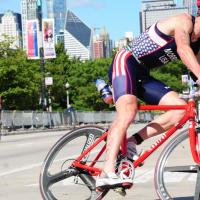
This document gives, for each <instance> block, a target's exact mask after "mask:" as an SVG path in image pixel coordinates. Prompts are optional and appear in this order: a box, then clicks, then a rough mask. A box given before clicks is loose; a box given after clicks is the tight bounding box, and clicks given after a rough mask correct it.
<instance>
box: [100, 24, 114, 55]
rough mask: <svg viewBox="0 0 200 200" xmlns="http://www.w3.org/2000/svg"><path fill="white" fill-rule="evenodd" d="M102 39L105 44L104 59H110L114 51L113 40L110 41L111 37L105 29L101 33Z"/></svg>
mask: <svg viewBox="0 0 200 200" xmlns="http://www.w3.org/2000/svg"><path fill="white" fill-rule="evenodd" d="M100 38H101V40H103V43H104V57H105V58H109V57H110V56H111V51H112V40H110V36H109V34H108V32H107V30H106V28H105V27H103V28H102V30H101V31H100Z"/></svg>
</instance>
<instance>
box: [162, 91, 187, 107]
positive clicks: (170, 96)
mask: <svg viewBox="0 0 200 200" xmlns="http://www.w3.org/2000/svg"><path fill="white" fill-rule="evenodd" d="M185 104H186V102H185V101H184V100H183V99H181V98H180V97H179V95H178V93H177V92H174V91H170V92H168V93H166V94H165V95H164V96H163V97H162V98H161V99H160V102H159V105H185Z"/></svg>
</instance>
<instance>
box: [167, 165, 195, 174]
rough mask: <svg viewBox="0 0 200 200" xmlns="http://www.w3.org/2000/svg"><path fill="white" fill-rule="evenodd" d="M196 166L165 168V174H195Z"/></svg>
mask: <svg viewBox="0 0 200 200" xmlns="http://www.w3.org/2000/svg"><path fill="white" fill-rule="evenodd" d="M197 170H198V166H197V165H188V166H172V167H166V168H165V169H164V171H165V172H186V173H197Z"/></svg>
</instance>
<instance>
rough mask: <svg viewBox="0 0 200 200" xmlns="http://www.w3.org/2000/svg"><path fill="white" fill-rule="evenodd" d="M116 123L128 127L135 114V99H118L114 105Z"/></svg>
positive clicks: (127, 97)
mask: <svg viewBox="0 0 200 200" xmlns="http://www.w3.org/2000/svg"><path fill="white" fill-rule="evenodd" d="M116 109H117V118H118V122H119V123H121V125H122V124H123V125H124V126H125V127H128V126H129V125H130V123H132V121H133V120H134V118H135V115H136V113H137V98H136V97H134V96H132V95H125V96H123V97H120V98H119V100H118V101H117V103H116Z"/></svg>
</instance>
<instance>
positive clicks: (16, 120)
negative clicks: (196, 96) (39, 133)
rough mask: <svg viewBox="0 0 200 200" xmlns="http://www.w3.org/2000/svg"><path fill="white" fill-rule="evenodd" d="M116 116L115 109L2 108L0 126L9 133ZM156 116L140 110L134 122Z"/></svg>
mask: <svg viewBox="0 0 200 200" xmlns="http://www.w3.org/2000/svg"><path fill="white" fill-rule="evenodd" d="M114 117H115V111H100V112H86V111H75V112H38V111H9V110H2V111H1V116H0V124H1V126H0V128H1V134H9V133H10V132H16V131H27V132H28V131H33V130H44V129H47V130H48V129H62V128H72V127H74V126H79V125H81V124H98V123H104V124H105V123H107V124H109V123H111V122H112V121H113V119H114ZM154 118H155V113H152V112H148V111H147V112H139V113H138V114H137V116H136V118H135V120H134V122H135V123H141V122H149V121H151V120H153V119H154Z"/></svg>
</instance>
